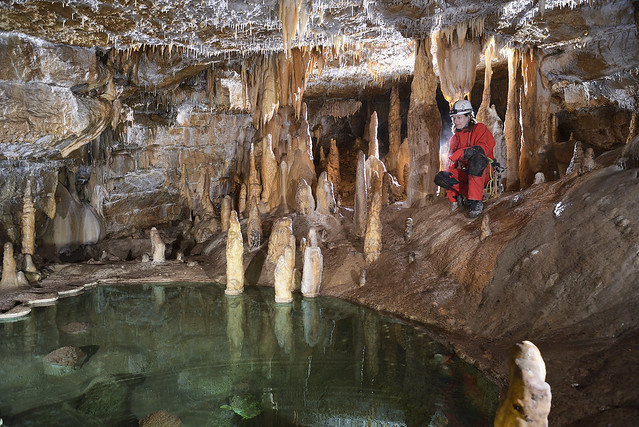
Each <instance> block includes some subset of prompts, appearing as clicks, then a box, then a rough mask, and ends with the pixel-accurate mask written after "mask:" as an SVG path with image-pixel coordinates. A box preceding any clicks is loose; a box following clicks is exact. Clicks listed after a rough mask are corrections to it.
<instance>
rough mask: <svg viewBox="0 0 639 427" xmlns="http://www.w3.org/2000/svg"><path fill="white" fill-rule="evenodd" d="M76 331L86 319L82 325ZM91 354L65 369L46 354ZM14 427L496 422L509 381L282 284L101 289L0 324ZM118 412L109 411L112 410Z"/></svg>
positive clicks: (7, 411)
mask: <svg viewBox="0 0 639 427" xmlns="http://www.w3.org/2000/svg"><path fill="white" fill-rule="evenodd" d="M71 325H73V326H71ZM63 346H76V347H81V348H83V349H90V350H91V351H92V353H90V355H89V358H88V360H87V361H86V362H85V363H84V364H83V365H82V367H81V368H79V369H76V370H72V371H70V372H69V373H67V374H64V375H61V376H57V377H51V376H50V375H48V374H46V372H50V370H49V371H45V369H44V362H43V360H42V359H43V357H44V356H45V355H47V354H48V353H50V352H51V351H53V350H55V349H58V348H60V347H63ZM0 358H1V360H2V361H3V363H2V364H1V365H0V377H1V378H3V381H2V384H1V385H0V417H2V418H3V419H4V422H5V424H6V425H11V426H20V425H47V426H51V425H118V426H121V425H129V424H130V425H137V424H136V423H137V420H138V419H141V418H143V417H144V416H146V415H147V414H149V413H151V412H155V411H158V410H167V411H169V412H172V413H174V414H176V415H178V416H179V417H180V419H181V420H182V423H183V425H185V426H207V425H215V426H224V425H229V426H230V425H260V426H263V425H278V426H279V425H338V424H339V425H357V426H359V425H362V426H363V425H409V426H411V425H416V426H424V425H429V424H430V425H445V424H446V423H447V424H448V425H488V424H490V423H491V420H492V416H493V414H494V410H495V407H496V404H497V398H498V396H497V391H496V388H495V387H494V386H493V385H492V384H491V383H489V382H488V381H487V380H486V379H485V378H483V377H482V376H481V375H478V374H477V372H476V371H475V369H474V368H472V367H471V366H468V365H466V364H464V363H462V362H460V361H459V360H457V359H456V358H454V357H453V356H452V355H451V354H450V353H449V352H447V351H446V349H445V348H443V347H442V346H440V345H439V344H437V343H434V342H432V341H431V340H430V339H428V337H427V336H425V335H424V334H423V333H420V332H419V331H416V330H414V329H412V328H410V327H408V326H407V325H405V324H403V323H401V322H398V321H395V320H393V319H390V318H386V317H382V316H379V315H378V314H377V313H375V312H372V311H369V310H365V309H362V308H359V307H356V306H353V305H350V304H348V303H345V302H343V301H340V300H335V299H328V298H314V299H303V298H300V297H299V296H298V295H296V298H295V300H294V301H293V303H292V304H274V303H273V289H272V288H261V287H255V288H246V289H245V293H244V294H242V295H237V296H227V295H224V288H223V287H222V286H218V285H197V286H195V285H192V286H187V285H181V286H180V285H176V286H162V285H153V286H150V285H149V286H128V287H123V286H121V287H111V288H97V289H93V290H90V291H87V292H85V294H83V295H81V296H78V297H74V298H69V299H63V300H59V302H58V304H57V305H56V306H52V307H38V308H34V310H33V312H32V315H31V316H30V318H28V319H27V320H24V321H22V322H15V323H5V324H0ZM104 405H108V406H109V407H111V408H115V409H113V410H112V411H111V412H109V416H104V413H105V412H104V411H105V407H104Z"/></svg>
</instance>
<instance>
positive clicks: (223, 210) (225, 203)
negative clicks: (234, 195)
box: [220, 194, 231, 233]
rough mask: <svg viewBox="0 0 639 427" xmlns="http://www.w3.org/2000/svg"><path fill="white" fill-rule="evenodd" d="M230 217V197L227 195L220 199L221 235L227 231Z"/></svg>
mask: <svg viewBox="0 0 639 427" xmlns="http://www.w3.org/2000/svg"><path fill="white" fill-rule="evenodd" d="M230 216H231V196H229V195H228V194H227V195H226V196H224V198H223V199H222V206H221V207H220V217H221V222H222V224H221V226H222V233H225V232H226V231H228V229H229V218H230Z"/></svg>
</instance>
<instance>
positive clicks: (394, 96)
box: [386, 85, 402, 176]
mask: <svg viewBox="0 0 639 427" xmlns="http://www.w3.org/2000/svg"><path fill="white" fill-rule="evenodd" d="M401 132H402V117H401V115H400V104H399V88H398V86H397V85H395V86H393V88H392V89H391V95H390V108H389V111H388V156H387V157H386V166H387V167H388V171H389V172H391V173H393V174H395V176H397V156H398V154H399V147H400V145H401V144H402V135H401Z"/></svg>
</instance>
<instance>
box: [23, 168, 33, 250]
mask: <svg viewBox="0 0 639 427" xmlns="http://www.w3.org/2000/svg"><path fill="white" fill-rule="evenodd" d="M22 253H23V254H29V255H33V254H34V253H35V210H34V208H33V197H32V195H31V180H30V179H29V180H27V183H26V185H25V189H24V199H23V202H22Z"/></svg>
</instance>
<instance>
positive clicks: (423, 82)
mask: <svg viewBox="0 0 639 427" xmlns="http://www.w3.org/2000/svg"><path fill="white" fill-rule="evenodd" d="M475 65H476V64H474V65H473V71H472V72H473V74H474V73H475ZM440 77H441V70H440ZM436 91H437V76H435V72H434V71H433V61H432V59H431V53H430V39H423V40H419V41H418V42H417V45H416V52H415V73H414V78H413V82H412V85H411V95H410V107H409V109H408V148H409V151H410V167H409V176H408V179H407V178H406V177H405V176H404V182H405V183H406V196H407V198H406V201H407V204H408V205H409V206H422V205H423V204H424V203H426V200H427V196H429V195H433V194H435V193H436V191H437V187H436V185H435V182H434V180H435V174H437V172H438V171H439V137H440V133H441V130H442V122H441V120H440V119H439V117H441V115H440V113H439V108H438V107H437V101H436V99H435V94H436Z"/></svg>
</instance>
